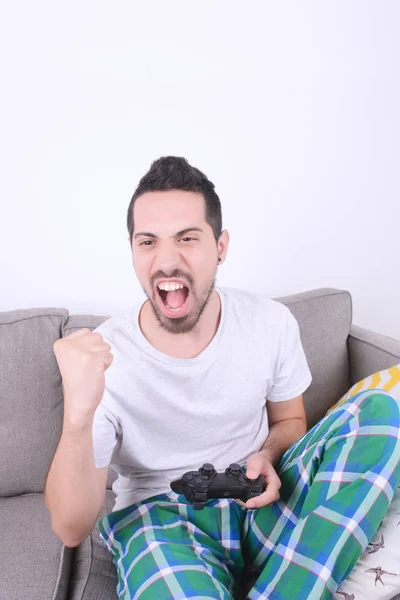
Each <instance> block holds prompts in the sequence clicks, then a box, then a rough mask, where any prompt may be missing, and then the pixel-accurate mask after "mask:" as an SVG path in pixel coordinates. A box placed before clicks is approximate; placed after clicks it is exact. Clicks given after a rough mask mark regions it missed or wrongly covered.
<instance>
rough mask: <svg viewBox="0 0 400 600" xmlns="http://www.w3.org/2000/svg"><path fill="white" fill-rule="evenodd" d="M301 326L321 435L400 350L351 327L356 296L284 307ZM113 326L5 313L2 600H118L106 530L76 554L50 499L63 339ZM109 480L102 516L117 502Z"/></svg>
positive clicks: (0, 430) (313, 417) (304, 299)
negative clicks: (58, 350) (351, 391)
mask: <svg viewBox="0 0 400 600" xmlns="http://www.w3.org/2000/svg"><path fill="white" fill-rule="evenodd" d="M278 300H279V301H281V302H283V303H284V304H286V305H287V306H288V307H289V308H290V310H291V311H292V312H293V314H294V315H295V317H296V318H297V320H298V323H299V326H300V331H301V337H302V341H303V345H304V349H305V352H306V355H307V359H308V362H309V365H310V369H311V372H312V375H313V382H312V385H311V386H310V388H309V390H308V391H307V392H306V394H305V404H306V411H307V417H308V424H309V426H312V425H314V424H315V423H316V422H317V421H318V420H319V419H320V418H321V417H322V416H323V415H324V414H325V412H326V410H327V409H328V408H329V407H330V406H331V405H332V404H334V403H335V402H336V401H337V400H338V399H339V398H340V397H341V396H342V394H344V393H345V392H346V391H347V390H348V388H349V387H350V385H351V384H352V383H354V382H356V381H358V380H360V379H362V378H363V377H364V376H366V375H368V374H370V373H373V372H374V371H376V370H378V369H382V368H387V367H389V366H392V365H394V364H396V363H398V362H400V342H398V341H396V340H394V339H391V338H388V337H385V336H383V335H379V334H375V333H372V332H370V331H367V330H365V329H362V328H360V327H357V326H355V325H353V324H352V301H351V296H350V294H349V293H348V292H347V291H343V290H337V289H328V288H327V289H318V290H313V291H309V292H305V293H300V294H296V295H293V296H287V297H284V298H278ZM107 318H108V317H105V316H93V315H69V313H68V310H66V309H65V308H31V309H19V310H13V311H8V312H2V313H1V312H0V519H1V524H2V535H1V539H0V600H21V599H22V598H29V600H64V599H68V600H115V599H116V598H117V595H116V592H115V588H116V583H117V579H116V575H115V571H114V565H113V562H112V560H111V558H110V557H109V555H108V552H107V550H106V549H105V547H104V546H103V545H102V543H101V540H100V538H99V534H98V530H97V528H96V529H95V530H94V531H93V533H92V534H91V535H90V536H89V537H87V538H86V540H85V541H84V542H83V543H82V544H81V545H80V546H78V547H77V548H67V547H65V546H64V545H63V544H62V543H61V541H60V540H59V539H58V538H57V537H56V536H55V534H54V533H53V532H52V530H51V526H50V518H49V514H48V511H47V508H46V507H45V503H44V497H43V490H44V485H45V479H46V476H47V473H48V470H49V467H50V464H51V461H52V459H53V456H54V453H55V450H56V447H57V444H58V441H59V438H60V434H61V426H62V414H63V396H62V385H61V377H60V372H59V369H58V366H57V362H56V360H55V356H54V353H53V344H54V342H55V340H56V339H58V338H59V337H61V336H66V335H69V334H70V333H72V332H73V331H75V330H76V329H80V328H82V327H88V328H90V329H94V328H95V327H97V326H98V325H100V323H102V322H103V321H104V320H105V319H107ZM113 480H114V476H113V472H112V471H111V470H110V476H109V480H108V490H107V494H106V502H105V505H104V509H103V513H104V514H106V513H107V512H110V511H111V510H112V507H113V501H114V495H113V492H112V490H111V485H112V482H113Z"/></svg>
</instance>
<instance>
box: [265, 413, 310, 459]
mask: <svg viewBox="0 0 400 600" xmlns="http://www.w3.org/2000/svg"><path fill="white" fill-rule="evenodd" d="M306 431H307V426H306V423H305V421H304V420H303V419H287V420H285V421H279V423H275V424H274V425H272V426H271V428H270V430H269V434H268V437H267V439H266V441H265V443H264V445H263V447H262V448H261V450H260V452H262V453H263V454H264V455H265V456H266V457H267V459H268V460H269V461H270V462H271V463H272V464H273V465H274V466H275V465H276V464H277V463H278V462H279V461H280V459H281V458H282V455H283V454H284V452H286V450H287V449H288V448H289V447H290V446H291V445H292V444H294V442H296V441H297V440H298V439H300V438H301V437H302V436H303V435H304V434H305V433H306Z"/></svg>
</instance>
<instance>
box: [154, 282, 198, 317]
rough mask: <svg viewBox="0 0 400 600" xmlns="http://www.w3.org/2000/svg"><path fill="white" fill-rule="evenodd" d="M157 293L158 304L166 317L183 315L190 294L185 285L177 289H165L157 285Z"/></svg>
mask: <svg viewBox="0 0 400 600" xmlns="http://www.w3.org/2000/svg"><path fill="white" fill-rule="evenodd" d="M175 287H177V286H175ZM157 293H158V296H159V298H160V300H161V302H160V304H161V307H162V309H163V312H164V313H165V314H166V315H167V316H168V317H175V318H176V317H181V316H185V314H186V312H187V309H188V304H189V302H188V299H189V296H190V291H189V288H188V287H187V286H185V285H182V287H179V288H178V289H172V290H168V289H167V290H165V289H160V288H159V286H157Z"/></svg>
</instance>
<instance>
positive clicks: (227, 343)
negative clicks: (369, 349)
mask: <svg viewBox="0 0 400 600" xmlns="http://www.w3.org/2000/svg"><path fill="white" fill-rule="evenodd" d="M216 290H217V292H218V294H219V296H220V298H221V319H220V324H219V327H218V330H217V332H216V334H215V336H214V338H213V339H212V341H211V342H210V344H209V345H208V346H207V347H206V348H205V349H204V350H203V352H201V354H199V355H198V356H196V357H195V358H188V359H185V358H173V357H171V356H168V355H166V354H164V353H162V352H160V351H158V350H156V349H155V348H154V347H153V346H152V345H151V344H150V343H149V342H148V341H147V340H146V338H145V337H144V335H143V333H142V331H141V329H140V327H139V321H138V317H139V312H140V309H141V306H142V304H143V303H142V302H141V303H139V304H137V305H136V306H135V307H134V308H133V309H130V310H129V311H128V312H127V313H126V314H124V315H122V316H117V317H111V318H110V319H108V320H107V321H105V322H104V323H102V324H101V325H100V326H99V327H97V328H96V329H95V330H94V331H98V332H99V333H101V334H102V336H103V338H104V339H105V341H107V342H108V343H109V344H110V345H111V352H112V354H113V356H114V360H113V362H112V364H111V366H110V367H109V368H108V370H107V371H106V374H105V376H106V388H105V392H104V396H103V399H102V401H101V403H100V405H99V406H98V408H97V410H96V413H95V418H94V424H93V447H94V456H95V463H96V467H104V466H106V465H110V466H111V468H112V469H114V470H115V471H116V472H117V473H118V478H117V479H116V481H115V482H114V484H113V491H114V493H115V494H116V496H117V498H116V502H115V505H114V508H113V510H114V511H115V510H119V509H121V508H125V507H126V506H129V505H131V504H133V503H136V502H139V501H141V500H144V499H146V498H149V497H151V496H153V495H156V494H160V493H164V492H168V491H170V482H171V481H172V480H173V479H176V478H178V477H180V476H181V475H182V474H183V473H185V471H189V470H194V469H198V468H199V467H201V465H202V464H203V463H205V462H208V463H212V464H213V465H214V467H215V468H216V469H217V470H218V471H223V470H224V469H225V468H226V467H227V466H228V465H229V464H230V463H232V462H236V463H239V464H240V465H245V464H246V459H247V458H248V456H249V455H250V454H252V453H253V452H257V451H258V450H260V448H261V447H262V445H263V444H264V442H265V440H266V438H267V436H268V419H267V412H266V407H265V401H266V399H268V400H270V401H272V402H280V401H284V400H290V399H292V398H295V397H296V396H299V395H300V394H302V393H303V392H304V391H305V390H306V389H307V388H308V386H309V385H310V383H311V373H310V370H309V368H308V365H307V360H306V357H305V354H304V350H303V347H302V344H301V341H300V335H299V328H298V324H297V321H296V319H295V318H294V317H293V315H292V313H291V312H290V311H289V309H288V308H287V307H286V306H285V305H283V304H281V303H279V302H277V301H275V300H271V299H269V298H267V297H265V296H262V295H255V294H251V293H248V292H243V291H240V290H236V289H231V288H220V287H217V288H216Z"/></svg>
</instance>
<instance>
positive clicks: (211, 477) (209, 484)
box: [170, 463, 266, 510]
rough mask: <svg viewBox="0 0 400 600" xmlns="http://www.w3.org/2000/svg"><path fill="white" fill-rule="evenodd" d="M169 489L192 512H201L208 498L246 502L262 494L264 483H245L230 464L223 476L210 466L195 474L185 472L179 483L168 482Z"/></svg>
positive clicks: (260, 479) (242, 474) (240, 471)
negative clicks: (188, 503)
mask: <svg viewBox="0 0 400 600" xmlns="http://www.w3.org/2000/svg"><path fill="white" fill-rule="evenodd" d="M170 485H171V489H172V490H173V491H174V492H176V493H177V494H183V495H184V496H185V498H186V499H187V500H189V502H191V503H192V504H193V508H194V509H195V510H201V509H202V508H204V506H205V504H206V502H207V500H208V499H209V498H235V499H237V500H242V502H246V501H247V500H249V498H254V497H255V496H259V495H260V494H262V493H263V492H264V490H265V487H266V486H265V479H264V477H262V476H261V475H259V476H258V477H257V479H247V477H246V475H245V472H244V471H243V469H242V467H241V466H240V465H237V464H236V463H232V464H231V465H229V467H227V468H226V469H225V472H224V473H217V471H216V470H215V469H214V466H213V465H211V464H210V463H206V464H204V465H203V466H202V467H200V469H199V470H198V471H188V472H187V473H185V474H184V475H182V477H181V478H180V479H175V480H174V481H171V484H170Z"/></svg>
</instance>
